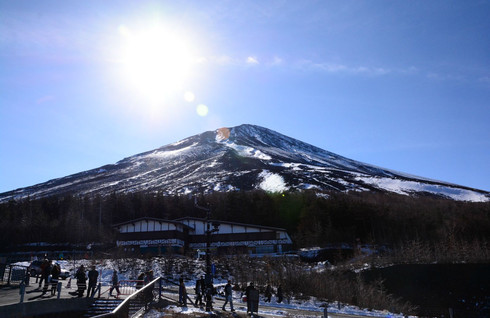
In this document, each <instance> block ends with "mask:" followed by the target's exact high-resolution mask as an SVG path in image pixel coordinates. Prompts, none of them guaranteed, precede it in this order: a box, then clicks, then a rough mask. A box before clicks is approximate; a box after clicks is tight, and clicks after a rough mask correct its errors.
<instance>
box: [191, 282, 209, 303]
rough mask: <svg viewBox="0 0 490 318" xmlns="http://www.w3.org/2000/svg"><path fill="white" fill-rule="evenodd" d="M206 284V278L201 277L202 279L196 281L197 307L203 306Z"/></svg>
mask: <svg viewBox="0 0 490 318" xmlns="http://www.w3.org/2000/svg"><path fill="white" fill-rule="evenodd" d="M205 284H206V281H205V280H204V276H201V279H198V280H196V288H195V289H194V290H195V291H196V305H197V306H199V307H202V306H203V302H202V296H203V295H204V291H205V290H206V287H205Z"/></svg>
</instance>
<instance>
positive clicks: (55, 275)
mask: <svg viewBox="0 0 490 318" xmlns="http://www.w3.org/2000/svg"><path fill="white" fill-rule="evenodd" d="M60 273H61V268H60V264H58V263H55V264H54V265H53V268H52V269H51V296H54V295H55V294H56V287H57V286H58V279H59V278H60Z"/></svg>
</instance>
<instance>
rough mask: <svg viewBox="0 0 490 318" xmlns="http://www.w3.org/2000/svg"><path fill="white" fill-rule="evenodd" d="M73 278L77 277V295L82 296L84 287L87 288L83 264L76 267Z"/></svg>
mask: <svg viewBox="0 0 490 318" xmlns="http://www.w3.org/2000/svg"><path fill="white" fill-rule="evenodd" d="M75 278H76V279H77V287H78V297H83V294H84V292H85V289H87V275H86V274H85V267H84V266H83V265H80V268H78V271H77V273H76V274H75Z"/></svg>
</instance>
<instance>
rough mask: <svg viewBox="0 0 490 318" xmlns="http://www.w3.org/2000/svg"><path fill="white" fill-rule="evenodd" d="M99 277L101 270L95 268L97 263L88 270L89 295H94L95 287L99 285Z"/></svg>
mask: <svg viewBox="0 0 490 318" xmlns="http://www.w3.org/2000/svg"><path fill="white" fill-rule="evenodd" d="M97 278H99V272H98V271H97V270H96V269H95V265H94V266H92V269H91V270H90V271H89V272H88V289H87V297H93V295H94V293H95V288H96V287H97Z"/></svg>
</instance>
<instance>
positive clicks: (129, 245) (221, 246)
mask: <svg viewBox="0 0 490 318" xmlns="http://www.w3.org/2000/svg"><path fill="white" fill-rule="evenodd" d="M209 223H211V229H213V230H212V234H211V236H210V248H211V249H212V250H213V252H214V253H217V254H236V253H238V254H244V253H246V254H273V253H282V252H286V251H289V250H290V248H291V245H292V240H291V238H290V237H289V235H288V233H287V232H286V230H285V229H282V228H275V227H268V226H261V225H253V224H243V223H235V222H228V221H218V220H210V221H209ZM113 227H114V228H115V229H116V230H117V231H118V233H117V241H116V245H117V246H118V247H120V248H122V249H123V250H125V251H126V252H132V253H139V254H145V253H152V254H164V253H168V252H173V253H180V254H183V253H186V252H188V251H197V250H201V251H204V250H205V249H206V241H207V234H206V230H207V220H206V219H203V218H194V217H183V218H179V219H175V220H165V219H158V218H150V217H144V218H139V219H135V220H131V221H127V222H123V223H119V224H116V225H114V226H113Z"/></svg>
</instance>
